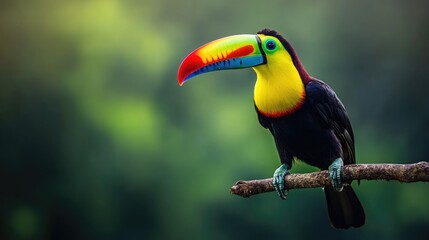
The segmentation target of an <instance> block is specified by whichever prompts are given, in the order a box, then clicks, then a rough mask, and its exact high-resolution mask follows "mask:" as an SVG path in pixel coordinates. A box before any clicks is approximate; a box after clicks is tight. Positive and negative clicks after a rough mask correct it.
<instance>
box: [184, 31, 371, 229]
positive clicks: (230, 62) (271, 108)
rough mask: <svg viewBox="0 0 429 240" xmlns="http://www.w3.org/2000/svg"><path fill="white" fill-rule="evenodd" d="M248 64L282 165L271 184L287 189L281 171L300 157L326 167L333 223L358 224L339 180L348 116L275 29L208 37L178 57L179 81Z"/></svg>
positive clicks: (350, 146)
mask: <svg viewBox="0 0 429 240" xmlns="http://www.w3.org/2000/svg"><path fill="white" fill-rule="evenodd" d="M249 67H252V68H253V70H254V71H255V72H256V76H257V79H256V83H255V88H254V107H255V109H256V113H257V116H258V120H259V123H260V124H261V125H262V127H264V128H266V129H268V130H269V131H270V132H271V134H272V135H273V137H274V141H275V145H276V147H277V151H278V154H279V158H280V162H281V165H280V167H278V168H277V169H276V170H275V172H274V176H273V185H274V187H275V189H276V191H277V193H278V194H279V196H280V197H281V198H282V199H286V196H287V194H288V191H287V186H285V181H284V179H285V176H286V175H287V174H289V173H290V172H289V170H290V169H291V167H292V163H293V161H294V160H295V159H299V160H301V161H303V162H305V163H307V164H309V165H312V166H315V167H317V168H319V169H321V170H328V171H329V176H330V179H331V184H332V185H330V186H326V187H324V193H325V196H326V201H327V205H328V214H329V218H330V222H331V225H332V226H333V227H334V228H340V229H347V228H350V227H356V228H357V227H361V226H362V225H364V223H365V212H364V209H363V207H362V204H361V202H360V201H359V199H358V197H357V196H356V194H355V192H354V191H353V189H352V187H351V186H350V185H347V184H343V183H342V181H341V167H342V166H343V165H347V164H354V163H356V158H355V147H354V136H353V130H352V126H351V124H350V120H349V117H348V115H347V112H346V110H345V108H344V105H343V104H342V103H341V101H340V100H339V98H338V97H337V95H336V94H335V92H334V91H333V90H332V88H331V87H330V86H328V85H327V84H326V83H324V82H323V81H321V80H318V79H316V78H314V77H312V76H310V75H309V73H308V72H307V71H306V70H305V68H304V67H303V65H302V63H301V61H300V59H299V58H298V55H297V54H296V52H295V50H294V49H293V47H292V46H291V44H290V43H289V42H288V41H287V40H286V39H285V38H284V37H283V36H281V35H280V34H279V33H277V32H276V31H275V30H271V29H263V30H261V31H259V32H258V33H257V34H240V35H234V36H229V37H224V38H221V39H218V40H214V41H212V42H209V43H207V44H205V45H203V46H201V47H199V48H197V49H196V50H194V51H193V52H191V53H190V54H189V55H188V56H187V57H186V58H185V59H184V60H183V61H182V63H181V65H180V67H179V70H178V82H179V84H180V85H183V83H185V82H186V81H187V80H189V79H190V78H192V77H195V76H197V75H200V74H203V73H207V72H211V71H216V70H224V69H241V68H249Z"/></svg>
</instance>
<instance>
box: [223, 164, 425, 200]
mask: <svg viewBox="0 0 429 240" xmlns="http://www.w3.org/2000/svg"><path fill="white" fill-rule="evenodd" d="M341 178H342V180H343V182H344V183H345V184H350V183H351V182H352V181H353V180H386V181H390V180H396V181H399V182H404V183H411V182H429V163H428V162H419V163H415V164H353V165H347V166H344V167H343V168H342V171H341ZM272 182H273V179H272V178H267V179H260V180H249V181H241V180H240V181H238V182H237V183H235V184H234V186H232V187H231V190H230V191H231V193H232V194H236V195H239V196H242V197H250V196H252V195H255V194H259V193H264V192H271V191H274V186H273V183H272ZM330 184H331V182H330V179H329V173H328V171H327V170H325V171H319V172H313V173H304V174H289V175H287V176H286V177H285V185H286V188H287V189H298V188H320V187H324V186H326V185H330Z"/></svg>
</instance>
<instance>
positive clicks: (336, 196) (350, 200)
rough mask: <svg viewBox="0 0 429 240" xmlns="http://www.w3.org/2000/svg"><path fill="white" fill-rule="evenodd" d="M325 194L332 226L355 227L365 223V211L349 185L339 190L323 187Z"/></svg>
mask: <svg viewBox="0 0 429 240" xmlns="http://www.w3.org/2000/svg"><path fill="white" fill-rule="evenodd" d="M325 196H326V202H327V203H328V212H329V218H330V220H331V224H332V226H333V227H334V228H344V229H347V228H349V227H356V228H357V227H361V226H362V225H364V224H365V211H364V210H363V207H362V204H361V203H360V201H359V199H358V197H357V196H356V193H355V192H354V191H353V189H352V187H351V186H344V188H343V190H342V191H341V192H337V191H335V190H334V188H333V187H331V186H328V187H325Z"/></svg>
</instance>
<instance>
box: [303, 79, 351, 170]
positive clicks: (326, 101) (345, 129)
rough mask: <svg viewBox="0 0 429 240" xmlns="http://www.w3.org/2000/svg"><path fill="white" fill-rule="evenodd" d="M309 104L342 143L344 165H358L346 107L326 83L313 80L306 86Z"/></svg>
mask: <svg viewBox="0 0 429 240" xmlns="http://www.w3.org/2000/svg"><path fill="white" fill-rule="evenodd" d="M306 94H307V100H308V103H309V104H310V105H311V106H312V107H313V109H314V111H315V112H316V113H317V115H318V116H320V120H321V121H322V122H323V123H324V124H326V126H327V127H329V128H331V129H333V130H334V133H335V136H336V137H337V138H338V140H339V141H340V143H341V147H342V150H343V160H344V164H352V163H356V158H355V147H354V136H353V130H352V126H351V124H350V120H349V117H348V115H347V112H346V109H345V108H344V105H343V104H342V103H341V101H340V99H338V97H337V95H336V94H335V92H334V91H333V90H332V89H331V87H329V86H328V85H327V84H326V83H324V82H322V81H320V80H316V79H315V80H312V81H310V82H309V83H308V84H307V86H306Z"/></svg>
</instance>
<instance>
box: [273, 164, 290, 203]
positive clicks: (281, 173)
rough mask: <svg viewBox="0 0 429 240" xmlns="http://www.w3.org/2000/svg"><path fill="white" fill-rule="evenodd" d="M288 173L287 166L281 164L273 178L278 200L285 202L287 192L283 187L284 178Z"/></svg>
mask: <svg viewBox="0 0 429 240" xmlns="http://www.w3.org/2000/svg"><path fill="white" fill-rule="evenodd" d="M287 174H290V173H289V166H288V165H287V164H286V163H283V164H282V165H280V167H278V168H277V169H276V171H275V172H274V176H273V185H274V188H275V189H276V191H277V193H278V194H279V196H280V198H281V199H283V200H285V199H286V196H287V194H288V190H287V189H286V187H285V176H286V175H287Z"/></svg>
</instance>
